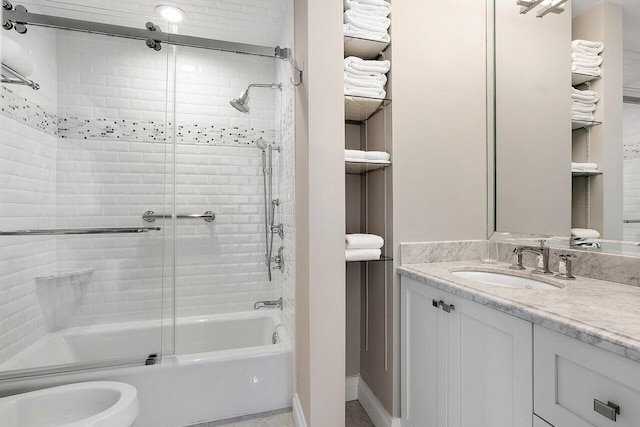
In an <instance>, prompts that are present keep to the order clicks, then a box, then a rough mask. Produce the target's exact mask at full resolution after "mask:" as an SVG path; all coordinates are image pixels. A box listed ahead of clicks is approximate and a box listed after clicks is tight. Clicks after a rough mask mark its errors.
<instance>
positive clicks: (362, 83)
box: [344, 73, 386, 91]
mask: <svg viewBox="0 0 640 427" xmlns="http://www.w3.org/2000/svg"><path fill="white" fill-rule="evenodd" d="M362 77H368V76H362ZM380 77H386V76H385V75H384V74H380ZM344 83H345V84H346V85H348V86H349V87H361V88H364V89H372V90H377V91H380V90H384V85H385V83H386V82H385V83H383V82H382V81H381V80H364V79H359V78H358V76H356V77H350V75H349V74H348V73H345V75H344Z"/></svg>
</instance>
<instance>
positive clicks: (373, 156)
mask: <svg viewBox="0 0 640 427" xmlns="http://www.w3.org/2000/svg"><path fill="white" fill-rule="evenodd" d="M365 154H366V156H367V160H384V161H389V159H391V154H389V153H387V152H386V151H366V152H365Z"/></svg>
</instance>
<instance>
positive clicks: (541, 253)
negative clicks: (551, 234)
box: [509, 240, 551, 274]
mask: <svg viewBox="0 0 640 427" xmlns="http://www.w3.org/2000/svg"><path fill="white" fill-rule="evenodd" d="M545 243H546V240H540V246H539V247H534V246H516V248H515V249H514V250H513V254H514V255H515V256H516V262H515V263H514V264H513V265H511V267H509V268H510V269H511V270H524V269H525V268H524V267H523V266H522V254H523V253H525V252H529V253H532V254H535V255H536V256H537V257H538V262H537V267H536V268H535V269H534V270H533V273H535V274H551V271H550V270H549V248H548V247H545V246H544V245H545Z"/></svg>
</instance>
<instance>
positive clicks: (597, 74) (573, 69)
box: [571, 65, 602, 77]
mask: <svg viewBox="0 0 640 427" xmlns="http://www.w3.org/2000/svg"><path fill="white" fill-rule="evenodd" d="M571 72H572V73H578V74H588V75H590V76H594V77H600V76H601V75H602V69H601V68H600V67H596V68H593V67H590V68H587V67H578V66H573V65H572V66H571Z"/></svg>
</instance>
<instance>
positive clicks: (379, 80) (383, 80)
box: [344, 71, 387, 86]
mask: <svg viewBox="0 0 640 427" xmlns="http://www.w3.org/2000/svg"><path fill="white" fill-rule="evenodd" d="M344 78H345V80H346V79H352V80H357V81H358V82H366V83H372V84H377V85H379V86H384V85H386V84H387V76H386V75H384V74H380V73H377V74H376V75H374V76H362V75H360V74H354V73H352V72H351V71H345V72H344Z"/></svg>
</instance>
